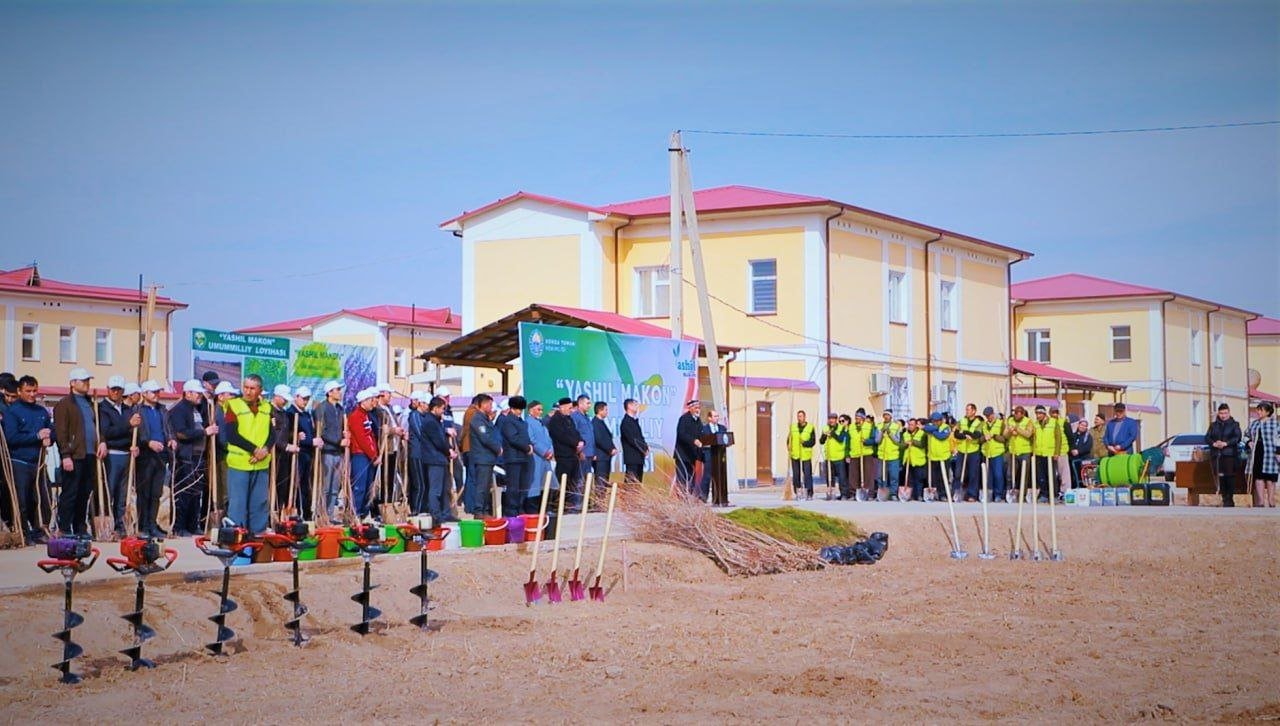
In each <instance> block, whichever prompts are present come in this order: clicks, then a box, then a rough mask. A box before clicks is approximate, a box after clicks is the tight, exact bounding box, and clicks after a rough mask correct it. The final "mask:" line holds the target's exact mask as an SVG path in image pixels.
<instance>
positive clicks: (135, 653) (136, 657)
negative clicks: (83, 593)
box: [120, 574, 156, 671]
mask: <svg viewBox="0 0 1280 726" xmlns="http://www.w3.org/2000/svg"><path fill="white" fill-rule="evenodd" d="M144 578H145V575H141V574H139V575H138V587H137V589H136V590H135V591H134V597H133V612H131V613H125V614H124V615H122V616H121V617H122V618H123V619H124V621H125V622H127V623H129V624H130V625H132V626H133V640H134V642H133V645H131V646H129V647H128V648H125V649H124V650H122V651H120V653H122V654H123V655H124V656H125V657H127V658H128V659H129V670H131V671H136V670H138V669H139V668H155V667H156V664H155V662H154V661H151V660H148V659H146V658H143V657H142V644H143V643H145V642H147V641H148V640H151V639H152V638H154V637H156V631H155V628H152V627H151V626H150V625H147V624H146V623H144V622H143V621H142V613H143V608H144V607H145V605H146V601H147V584H146V580H145V579H144Z"/></svg>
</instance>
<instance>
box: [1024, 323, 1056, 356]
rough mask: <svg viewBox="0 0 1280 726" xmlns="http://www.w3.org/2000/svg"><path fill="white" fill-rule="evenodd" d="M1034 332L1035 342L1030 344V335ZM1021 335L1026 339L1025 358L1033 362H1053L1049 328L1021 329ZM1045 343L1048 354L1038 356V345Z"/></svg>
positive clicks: (1051, 338) (1051, 337) (1051, 339)
mask: <svg viewBox="0 0 1280 726" xmlns="http://www.w3.org/2000/svg"><path fill="white" fill-rule="evenodd" d="M1033 333H1034V334H1035V338H1036V340H1035V344H1034V345H1033V344H1032V341H1031V336H1032V334H1033ZM1023 335H1024V336H1025V337H1026V341H1027V360H1029V361H1033V362H1035V363H1052V362H1053V336H1051V335H1050V334H1049V328H1028V329H1027V330H1024V331H1023ZM1041 345H1047V346H1048V348H1049V354H1048V355H1046V356H1045V357H1043V358H1041V357H1040V346H1041Z"/></svg>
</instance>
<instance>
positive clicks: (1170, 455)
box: [1160, 434, 1209, 481]
mask: <svg viewBox="0 0 1280 726" xmlns="http://www.w3.org/2000/svg"><path fill="white" fill-rule="evenodd" d="M1160 448H1161V449H1162V450H1163V451H1164V480H1165V481H1173V475H1174V473H1175V472H1176V471H1177V470H1178V462H1179V461H1191V454H1192V452H1194V451H1195V450H1196V449H1200V450H1201V451H1203V452H1208V451H1209V445H1208V444H1206V443H1205V440H1204V434H1177V435H1175V436H1170V437H1169V438H1167V439H1165V440H1164V441H1162V442H1160Z"/></svg>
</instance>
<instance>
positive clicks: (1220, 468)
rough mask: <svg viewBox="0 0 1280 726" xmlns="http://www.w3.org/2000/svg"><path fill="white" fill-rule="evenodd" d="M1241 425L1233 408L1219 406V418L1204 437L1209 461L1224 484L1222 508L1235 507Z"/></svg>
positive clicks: (1225, 405)
mask: <svg viewBox="0 0 1280 726" xmlns="http://www.w3.org/2000/svg"><path fill="white" fill-rule="evenodd" d="M1240 438H1241V434H1240V424H1239V423H1238V422H1237V421H1236V420H1235V419H1234V418H1232V417H1231V407H1230V406H1228V405H1227V404H1225V403H1224V404H1222V405H1220V406H1218V418H1217V419H1215V420H1214V422H1213V423H1211V424H1209V431H1208V432H1207V433H1206V434H1205V435H1204V440H1205V443H1207V444H1208V445H1209V461H1210V463H1212V464H1213V465H1214V467H1213V470H1214V471H1215V472H1217V474H1218V478H1219V480H1220V481H1221V482H1222V488H1221V489H1220V490H1219V491H1220V492H1221V493H1222V506H1224V507H1234V506H1235V505H1236V503H1235V493H1236V470H1237V469H1238V468H1239V461H1240V457H1239V453H1240Z"/></svg>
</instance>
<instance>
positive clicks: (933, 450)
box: [925, 424, 951, 461]
mask: <svg viewBox="0 0 1280 726" xmlns="http://www.w3.org/2000/svg"><path fill="white" fill-rule="evenodd" d="M938 430H939V431H941V432H942V433H944V434H948V436H947V438H945V439H939V438H938V437H937V436H934V435H933V434H931V433H927V432H926V433H925V436H927V437H928V442H929V461H946V460H948V459H950V458H951V437H950V435H949V434H950V433H951V427H950V426H948V425H946V424H942V425H941V426H939V427H938Z"/></svg>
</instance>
